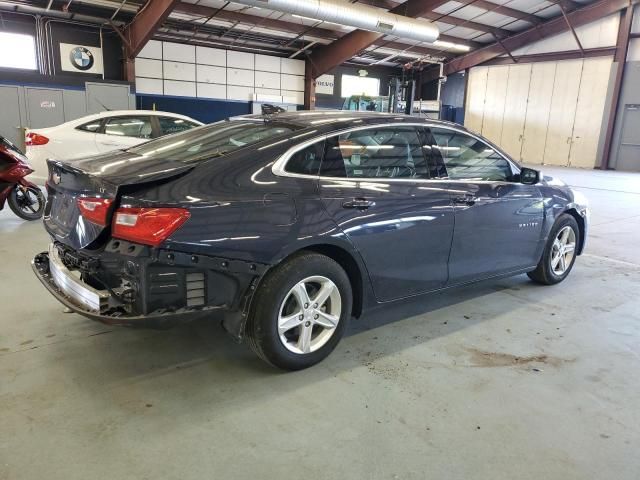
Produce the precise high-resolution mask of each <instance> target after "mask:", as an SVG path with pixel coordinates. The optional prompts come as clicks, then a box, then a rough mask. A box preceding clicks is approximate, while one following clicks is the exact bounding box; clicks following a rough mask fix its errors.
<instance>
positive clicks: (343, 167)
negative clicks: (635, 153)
mask: <svg viewBox="0 0 640 480" xmlns="http://www.w3.org/2000/svg"><path fill="white" fill-rule="evenodd" d="M47 189H48V201H47V206H46V210H45V219H44V224H45V227H46V229H47V231H48V232H49V234H50V235H51V239H52V243H51V245H50V246H49V249H48V251H47V252H44V253H41V254H39V255H37V256H36V257H35V259H34V261H33V268H34V271H35V273H36V275H37V276H38V277H39V279H40V280H41V281H42V283H43V284H44V286H45V287H46V288H47V289H48V290H49V291H50V292H51V293H52V294H53V295H54V296H55V297H56V298H57V299H58V300H59V301H60V302H62V303H63V304H64V305H66V306H67V307H69V308H70V309H72V310H74V311H76V312H78V313H80V314H82V315H85V316H87V317H89V318H93V319H96V320H100V321H102V322H106V323H109V324H121V325H129V326H138V325H140V326H143V325H144V326H163V325H170V324H174V323H176V322H181V321H188V320H192V319H195V318H202V317H204V318H207V319H212V320H213V319H221V320H222V323H223V325H224V327H225V328H226V330H227V331H228V332H229V333H230V334H231V335H233V337H235V338H236V339H238V340H241V339H243V338H247V339H248V341H249V343H250V345H251V347H252V348H253V349H254V350H255V352H256V353H257V354H258V355H259V356H260V357H261V358H262V359H264V360H266V361H267V362H270V363H271V364H273V365H276V366H278V367H281V368H285V369H301V368H305V367H308V366H310V365H313V364H314V363H317V362H318V361H320V360H322V359H323V358H324V357H326V356H327V355H328V354H329V353H330V352H331V351H332V350H333V348H334V347H335V346H336V344H337V343H338V341H339V340H340V338H341V336H342V334H343V332H344V330H345V327H346V325H347V323H348V321H349V320H350V318H351V317H356V318H357V317H360V316H361V315H363V314H364V312H365V311H366V310H367V309H368V308H371V307H372V306H374V305H377V304H380V303H386V302H395V301H401V300H402V299H406V298H408V297H414V296H417V295H423V294H427V293H431V292H439V291H442V290H443V289H447V288H451V287H457V286H460V285H464V284H468V283H471V282H476V281H479V280H484V279H488V278H494V277H499V276H509V275H517V274H522V273H527V274H528V275H529V276H530V277H531V279H533V280H534V281H536V282H540V283H543V284H547V285H551V284H555V283H558V282H561V281H562V280H564V279H565V278H566V277H567V275H568V274H569V272H570V271H571V268H572V267H573V264H574V262H575V259H576V256H577V255H580V254H581V253H582V251H583V249H584V245H585V238H586V234H587V227H588V219H589V213H588V209H587V205H586V201H585V200H584V198H583V197H582V196H581V195H579V194H578V193H577V192H574V191H572V190H571V189H570V188H569V187H567V186H566V185H565V184H563V183H562V182H560V181H558V180H554V179H552V178H549V177H543V176H542V175H541V174H540V172H538V171H536V170H532V169H529V168H523V167H520V166H518V164H517V163H516V162H514V161H513V160H511V159H510V158H509V157H508V156H507V155H506V154H505V153H504V152H502V151H500V149H499V148H498V147H496V146H495V145H493V144H492V143H490V142H488V141H487V140H485V139H483V138H481V137H479V136H478V135H476V134H474V133H472V132H469V131H467V130H465V129H464V128H463V127H461V126H459V125H455V124H451V123H445V122H438V121H434V120H428V119H422V118H416V117H410V116H398V115H393V114H379V113H371V112H350V111H340V112H335V111H309V112H297V113H279V114H274V115H266V116H259V115H251V116H244V117H237V118H232V119H229V120H226V121H222V122H218V123H215V124H212V125H207V126H203V127H199V128H196V129H193V130H189V131H187V132H184V133H179V134H176V135H172V136H169V137H164V138H162V139H159V140H154V141H151V142H148V143H145V144H143V145H141V146H138V147H134V148H131V149H129V150H126V151H120V152H116V153H110V154H106V155H102V156H99V157H91V158H87V159H84V160H76V161H71V162H59V161H56V160H49V178H48V182H47Z"/></svg>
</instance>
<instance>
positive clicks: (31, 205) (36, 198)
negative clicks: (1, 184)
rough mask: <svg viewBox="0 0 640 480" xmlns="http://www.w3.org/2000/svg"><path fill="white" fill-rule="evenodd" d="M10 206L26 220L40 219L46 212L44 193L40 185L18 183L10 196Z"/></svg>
mask: <svg viewBox="0 0 640 480" xmlns="http://www.w3.org/2000/svg"><path fill="white" fill-rule="evenodd" d="M8 203H9V208H11V210H12V211H13V213H15V214H16V215H17V216H18V217H20V218H22V219H24V220H38V219H39V218H41V217H42V213H43V212H44V204H45V200H44V194H43V193H42V190H40V189H39V188H38V187H31V186H29V187H25V188H23V187H21V186H20V185H16V186H15V187H14V189H13V190H11V193H10V194H9V198H8Z"/></svg>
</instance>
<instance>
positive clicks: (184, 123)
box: [158, 117, 198, 135]
mask: <svg viewBox="0 0 640 480" xmlns="http://www.w3.org/2000/svg"><path fill="white" fill-rule="evenodd" d="M158 123H159V124H160V135H171V134H173V133H180V132H184V131H185V130H189V129H191V128H194V127H197V126H198V125H197V124H196V123H193V122H190V121H189V120H185V119H183V118H174V117H158Z"/></svg>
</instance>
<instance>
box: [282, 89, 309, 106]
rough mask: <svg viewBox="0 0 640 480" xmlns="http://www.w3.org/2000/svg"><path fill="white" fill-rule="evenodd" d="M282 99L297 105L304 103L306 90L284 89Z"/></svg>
mask: <svg viewBox="0 0 640 480" xmlns="http://www.w3.org/2000/svg"><path fill="white" fill-rule="evenodd" d="M282 101H283V102H284V103H295V104H296V105H302V104H303V103H304V92H293V91H290V90H282Z"/></svg>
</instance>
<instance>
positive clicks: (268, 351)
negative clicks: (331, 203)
mask: <svg viewBox="0 0 640 480" xmlns="http://www.w3.org/2000/svg"><path fill="white" fill-rule="evenodd" d="M253 305H254V307H253V308H252V312H251V316H250V318H249V322H248V324H247V337H248V340H249V345H250V346H251V349H252V350H253V351H254V352H255V353H256V354H257V355H258V356H259V357H260V358H261V359H263V360H264V361H266V362H268V363H270V364H272V365H274V366H276V367H279V368H282V369H285V370H301V369H303V368H307V367H310V366H311V365H314V364H316V363H318V362H320V361H321V360H323V359H324V358H325V357H327V356H328V355H329V354H330V353H331V351H332V350H333V349H334V348H335V346H336V345H337V344H338V342H339V341H340V338H341V337H342V335H343V333H344V329H345V327H346V325H347V323H348V321H349V318H350V317H351V306H352V293H351V284H350V282H349V277H348V276H347V274H346V273H345V271H344V270H343V269H342V267H341V266H340V265H339V264H338V263H337V262H335V261H334V260H332V259H331V258H329V257H326V256H324V255H320V254H317V253H313V252H303V253H300V254H296V255H295V256H293V257H292V258H290V259H289V260H287V261H286V262H285V263H283V264H281V265H279V266H277V267H275V268H274V269H273V270H272V271H271V272H269V273H268V274H267V276H266V277H265V279H264V280H263V281H262V282H261V284H260V286H259V288H258V291H257V292H256V296H255V297H254V300H253Z"/></svg>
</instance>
